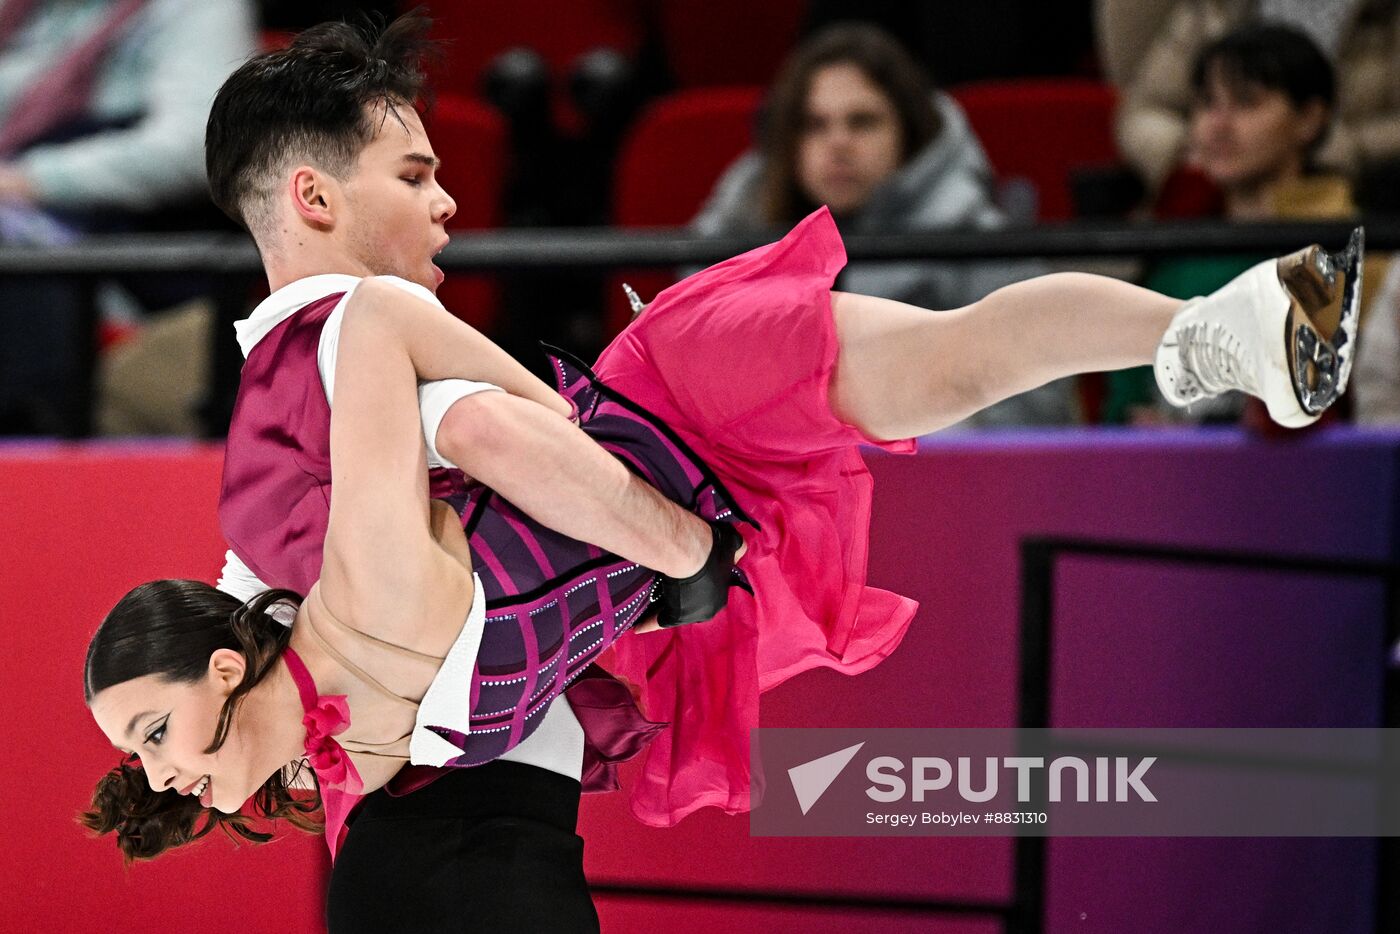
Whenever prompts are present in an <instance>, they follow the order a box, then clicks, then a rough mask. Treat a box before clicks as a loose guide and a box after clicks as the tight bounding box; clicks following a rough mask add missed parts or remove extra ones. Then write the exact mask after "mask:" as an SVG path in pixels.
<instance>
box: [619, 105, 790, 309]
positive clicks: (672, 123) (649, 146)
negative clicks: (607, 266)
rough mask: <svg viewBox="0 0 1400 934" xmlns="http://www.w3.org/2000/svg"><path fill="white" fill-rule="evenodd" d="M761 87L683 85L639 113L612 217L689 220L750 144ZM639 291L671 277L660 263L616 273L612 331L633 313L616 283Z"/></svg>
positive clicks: (660, 222) (651, 223)
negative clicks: (689, 88)
mask: <svg viewBox="0 0 1400 934" xmlns="http://www.w3.org/2000/svg"><path fill="white" fill-rule="evenodd" d="M762 99H763V89H762V88H707V89H699V90H693V91H682V92H680V93H678V94H673V95H671V96H670V97H666V98H663V99H662V100H660V101H657V102H656V103H655V104H653V105H652V106H651V107H650V108H648V109H647V110H646V112H645V113H643V114H642V116H641V117H639V118H638V120H637V122H636V124H635V125H634V126H633V128H632V131H631V133H630V134H629V136H628V138H627V140H626V142H625V143H623V146H622V151H621V152H620V154H619V155H618V160H617V174H616V176H615V178H614V183H613V222H614V223H615V224H617V225H619V226H622V227H674V226H679V225H682V224H686V223H688V222H689V221H690V220H691V218H693V217H694V216H695V214H696V213H697V212H698V211H699V210H700V206H701V205H702V204H704V202H705V198H706V196H707V195H708V194H709V193H710V189H711V188H713V187H714V184H715V182H716V181H717V180H718V179H719V177H720V175H721V174H723V172H724V170H725V168H726V167H727V166H728V165H729V164H730V163H731V162H733V161H734V160H735V159H736V158H738V156H739V155H740V154H741V153H743V152H744V151H745V150H747V149H748V148H749V147H750V146H751V145H752V144H753V123H754V116H755V114H756V113H757V112H758V105H759V103H760V102H761V100H762ZM623 279H625V280H626V281H628V282H631V283H632V285H633V286H635V287H636V289H637V291H638V292H639V293H640V294H641V296H642V298H643V299H644V300H646V301H650V300H651V298H652V296H653V295H655V294H656V293H657V292H659V291H661V289H663V288H665V287H666V286H668V285H670V284H671V283H672V282H674V281H675V277H674V276H672V275H671V274H669V273H667V272H663V271H660V270H645V271H640V272H628V273H623V274H621V276H620V278H619V279H618V280H617V282H615V283H614V284H613V286H612V287H611V288H610V289H609V294H608V296H607V313H606V314H607V325H608V328H609V333H610V334H615V333H617V332H618V331H619V330H621V329H622V327H623V326H624V325H625V324H626V323H627V321H628V318H629V317H630V315H631V313H630V311H629V310H628V307H627V303H626V301H625V300H624V299H623V298H622V291H621V289H620V288H619V287H618V284H617V283H618V282H621V281H622V280H623Z"/></svg>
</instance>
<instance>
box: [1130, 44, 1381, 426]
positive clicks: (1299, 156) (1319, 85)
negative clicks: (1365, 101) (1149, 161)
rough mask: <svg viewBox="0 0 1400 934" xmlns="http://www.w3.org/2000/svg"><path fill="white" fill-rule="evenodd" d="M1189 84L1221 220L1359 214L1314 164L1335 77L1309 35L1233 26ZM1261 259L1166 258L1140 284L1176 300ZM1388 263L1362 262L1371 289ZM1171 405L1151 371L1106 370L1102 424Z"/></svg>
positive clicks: (1201, 157) (1195, 139) (1158, 413)
mask: <svg viewBox="0 0 1400 934" xmlns="http://www.w3.org/2000/svg"><path fill="white" fill-rule="evenodd" d="M1190 84H1191V88H1192V94H1193V95H1194V103H1193V105H1192V107H1191V114H1190V120H1189V132H1188V138H1189V142H1190V149H1189V157H1188V158H1189V160H1190V162H1191V164H1192V165H1194V166H1195V167H1197V168H1198V169H1199V170H1200V171H1201V172H1203V173H1204V174H1205V175H1206V176H1207V177H1208V178H1209V179H1210V180H1211V181H1212V182H1213V183H1214V184H1215V185H1217V186H1218V187H1219V188H1220V190H1221V191H1222V192H1223V193H1224V196H1225V217H1226V218H1227V219H1229V220H1232V221H1259V220H1341V219H1345V218H1348V217H1351V216H1353V215H1355V213H1356V208H1355V205H1354V204H1353V203H1352V199H1351V185H1350V183H1349V182H1348V181H1347V179H1346V178H1345V177H1344V176H1342V175H1339V174H1337V173H1335V172H1332V171H1329V170H1326V169H1323V168H1321V167H1320V166H1319V164H1318V156H1319V154H1320V153H1321V152H1322V151H1323V150H1324V148H1325V146H1326V142H1327V138H1328V132H1329V128H1331V127H1332V126H1333V125H1334V123H1333V116H1334V108H1335V99H1336V82H1335V78H1334V74H1333V69H1332V65H1331V64H1330V63H1329V62H1328V60H1327V57H1326V56H1325V55H1324V54H1323V53H1322V50H1321V49H1319V48H1318V47H1317V45H1316V44H1315V43H1314V42H1313V41H1312V40H1311V39H1309V38H1308V37H1307V36H1306V35H1304V34H1303V33H1302V32H1299V31H1298V30H1295V29H1292V28H1290V27H1287V26H1279V25H1251V26H1245V27H1242V28H1240V29H1237V30H1236V31H1234V32H1231V33H1228V34H1227V35H1225V36H1223V37H1221V38H1220V39H1217V40H1215V41H1214V42H1212V43H1211V44H1209V45H1208V46H1206V47H1205V49H1203V50H1202V51H1201V52H1200V54H1198V55H1197V57H1196V61H1195V62H1194V63H1193V66H1192V69H1191V78H1190ZM1265 258H1266V257H1263V256H1212V257H1195V258H1184V259H1180V260H1170V261H1166V262H1162V263H1160V264H1158V266H1157V267H1156V269H1155V270H1154V271H1153V272H1152V273H1151V275H1149V277H1148V281H1147V283H1146V285H1147V287H1148V288H1151V289H1156V290H1157V291H1160V292H1162V293H1164V294H1166V295H1171V296H1173V297H1175V298H1191V297H1192V296H1196V295H1207V294H1209V293H1211V292H1213V291H1214V290H1215V289H1217V288H1219V287H1220V286H1222V285H1224V284H1225V283H1226V282H1228V281H1230V280H1231V279H1233V278H1234V277H1235V276H1236V275H1238V274H1239V273H1241V272H1243V271H1244V270H1246V269H1248V268H1249V267H1250V266H1253V265H1254V264H1255V263H1257V262H1259V261H1261V260H1263V259H1265ZM1384 262H1385V260H1384V258H1381V257H1375V256H1374V254H1373V255H1372V257H1370V258H1368V260H1367V264H1366V270H1365V273H1364V275H1363V278H1362V281H1363V284H1366V285H1367V286H1368V288H1367V292H1368V293H1369V292H1371V291H1372V290H1373V289H1374V286H1375V284H1376V283H1377V282H1379V281H1380V274H1381V273H1383V268H1382V267H1383V264H1384ZM1367 297H1369V295H1368V296H1367ZM1363 313H1364V300H1363ZM1362 342H1363V343H1364V332H1363V340H1362ZM1244 405H1245V403H1244V400H1243V399H1242V398H1241V397H1240V396H1239V395H1238V394H1232V395H1227V396H1221V397H1219V398H1218V399H1215V400H1211V402H1210V403H1209V404H1202V405H1200V406H1197V407H1196V408H1195V410H1194V412H1192V413H1191V414H1190V415H1188V417H1194V418H1195V419H1197V420H1211V421H1234V420H1236V419H1238V418H1239V416H1240V414H1241V412H1242V411H1243V409H1244ZM1167 408H1168V406H1167V403H1166V400H1164V399H1162V398H1161V396H1160V395H1159V394H1158V392H1157V389H1156V385H1155V382H1154V380H1153V377H1152V373H1151V371H1150V368H1148V369H1147V370H1143V369H1140V368H1139V369H1133V370H1122V371H1118V372H1116V373H1111V374H1109V394H1108V400H1107V404H1106V405H1105V411H1104V420H1105V421H1107V422H1110V423H1113V422H1120V423H1121V422H1134V423H1150V422H1155V421H1159V420H1161V419H1162V418H1164V417H1166V414H1167Z"/></svg>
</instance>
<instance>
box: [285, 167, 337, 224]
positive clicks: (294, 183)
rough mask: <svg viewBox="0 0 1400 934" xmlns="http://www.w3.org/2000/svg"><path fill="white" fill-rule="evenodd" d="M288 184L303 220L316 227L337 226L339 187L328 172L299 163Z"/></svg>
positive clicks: (293, 201) (298, 213)
mask: <svg viewBox="0 0 1400 934" xmlns="http://www.w3.org/2000/svg"><path fill="white" fill-rule="evenodd" d="M288 184H289V185H290V186H291V195H292V204H293V205H294V206H295V207H296V210H297V215H298V216H300V217H301V219H302V220H304V221H306V222H307V223H308V224H311V225H312V226H314V227H320V228H326V229H329V228H330V227H333V226H335V209H336V207H337V198H336V195H337V194H338V189H337V188H336V186H335V184H334V182H333V181H332V179H331V178H330V177H329V176H328V175H326V173H324V172H322V171H320V170H319V169H315V168H312V167H311V166H309V165H299V166H297V168H296V170H295V171H293V172H292V177H291V179H290V180H289V182H288Z"/></svg>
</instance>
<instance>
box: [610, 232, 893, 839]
mask: <svg viewBox="0 0 1400 934" xmlns="http://www.w3.org/2000/svg"><path fill="white" fill-rule="evenodd" d="M845 262H846V253H845V249H844V247H843V246H842V244H841V238H840V235H839V233H838V232H837V230H836V225H835V223H834V222H833V221H832V219H831V215H830V213H829V212H828V211H827V210H826V209H825V208H823V209H821V210H819V211H817V212H816V213H814V214H812V215H810V216H809V217H807V218H806V219H804V220H803V221H802V222H801V223H800V224H798V225H797V226H796V227H795V228H793V230H792V231H791V232H790V233H789V234H788V235H787V236H785V237H784V238H783V239H782V240H780V241H779V242H777V243H774V244H770V245H768V246H765V247H761V248H759V249H756V250H752V251H750V252H748V253H745V254H743V255H741V256H736V257H735V258H733V259H730V260H727V261H725V262H723V263H720V264H719V265H716V266H711V267H710V268H708V269H705V270H703V271H701V272H699V273H696V274H695V275H693V276H691V277H689V278H687V279H685V280H683V281H681V282H679V283H677V284H676V285H674V286H672V287H670V288H668V289H666V290H665V291H664V292H662V293H661V294H660V295H658V296H657V297H656V300H655V301H653V302H652V303H651V304H650V305H649V306H647V308H646V310H645V311H644V312H643V313H642V314H641V316H640V317H639V318H638V319H637V320H636V321H635V322H633V324H632V325H631V326H630V327H628V328H627V330H625V331H624V332H623V333H622V334H620V335H619V336H618V338H617V339H616V340H615V341H613V343H612V344H611V345H610V346H609V347H608V348H607V349H606V350H605V351H604V352H603V354H602V355H601V356H600V357H599V358H598V362H597V364H596V366H595V367H594V369H595V372H596V373H597V375H598V376H599V378H600V379H602V380H603V381H604V382H605V383H606V384H607V385H608V386H610V387H612V388H613V389H616V390H617V391H618V392H620V393H622V394H623V395H625V396H627V397H629V398H631V399H632V400H633V401H635V402H637V403H638V404H640V405H641V406H643V407H645V408H646V409H648V410H649V411H650V412H651V413H652V414H654V415H656V416H658V417H659V418H660V419H661V420H662V421H664V422H665V423H666V424H667V425H669V426H670V427H671V428H672V429H674V430H675V432H676V433H677V434H679V435H680V436H681V438H682V439H683V440H684V441H685V442H686V443H687V444H689V445H690V446H691V448H692V449H693V450H694V451H695V453H696V454H698V455H699V456H700V457H701V458H702V459H703V460H704V461H705V462H706V463H707V464H708V465H709V466H710V467H711V468H712V469H713V470H714V472H715V473H716V474H717V475H718V476H719V478H720V479H721V481H722V482H723V483H724V484H725V486H726V487H727V488H728V490H729V492H730V493H731V494H732V495H733V497H734V499H735V500H736V501H737V503H738V504H739V505H740V506H741V507H742V508H743V509H744V510H745V511H746V512H747V513H748V514H749V515H750V516H752V517H753V518H754V519H755V520H756V521H757V523H758V525H759V528H758V529H757V530H755V529H751V528H749V527H747V526H741V527H740V528H741V531H742V532H743V534H744V538H745V541H746V542H747V544H748V552H747V554H745V556H744V558H743V559H742V560H741V561H740V567H741V568H742V569H743V571H744V572H745V573H746V574H747V575H748V578H749V580H750V582H751V583H752V584H753V589H754V593H753V594H752V595H750V594H748V593H746V592H744V591H742V590H739V589H737V588H735V589H732V590H731V591H730V598H729V606H728V607H727V608H726V609H725V610H724V611H723V612H722V613H721V614H720V615H719V616H717V617H716V618H715V619H714V620H712V621H710V622H707V623H700V624H696V625H688V626H681V627H678V628H675V629H669V630H664V631H661V632H656V633H651V634H648V635H643V636H629V637H627V638H624V639H621V640H620V641H619V642H617V643H616V644H615V645H614V646H613V647H612V649H610V650H609V652H608V653H606V654H605V655H604V656H603V657H602V658H600V659H599V662H600V664H601V665H602V667H603V668H605V669H607V670H609V671H611V672H613V673H614V674H616V675H618V676H620V677H622V678H624V679H626V680H628V681H631V682H633V683H634V684H635V685H636V686H637V688H638V690H639V692H640V695H641V700H642V704H643V708H644V710H645V711H646V714H647V716H648V717H650V718H651V719H654V720H665V721H669V723H670V728H669V729H667V730H665V731H664V732H662V733H661V734H659V735H658V736H656V738H655V739H653V740H652V742H651V743H650V745H649V746H648V747H647V749H646V751H645V753H644V759H643V764H642V772H641V776H640V781H638V782H636V783H635V784H634V785H633V786H632V788H631V790H630V794H631V807H632V811H633V813H634V814H636V816H637V817H638V818H639V819H640V820H642V821H643V822H645V823H648V824H652V825H656V826H669V825H671V824H674V823H676V822H677V821H679V820H680V819H681V818H683V817H684V816H685V815H687V814H689V813H691V812H692V811H695V810H696V809H698V808H701V807H705V806H707V805H709V806H715V807H720V808H723V809H724V810H725V811H727V812H729V813H739V812H743V811H747V810H748V809H749V806H750V802H749V791H750V778H749V731H750V730H751V729H753V728H755V727H757V726H758V725H759V695H760V694H761V693H762V692H764V691H767V690H770V689H771V688H774V687H776V686H777V685H779V684H781V683H782V682H784V681H785V680H787V679H788V678H790V677H792V676H793V675H796V674H798V673H799V672H802V671H806V670H808V669H810V668H819V667H821V668H831V669H835V670H836V671H839V672H842V673H843V674H848V675H855V674H859V673H860V672H863V671H866V670H867V669H869V668H871V667H873V666H874V665H876V664H878V663H879V662H880V660H881V659H883V658H885V657H886V656H888V655H889V654H890V653H891V652H893V651H894V650H895V648H896V646H898V645H899V642H900V640H901V639H902V638H903V636H904V633H905V631H906V629H907V628H908V626H909V622H910V620H911V619H912V618H913V615H914V612H915V610H916V609H917V604H916V603H915V602H914V601H913V600H910V599H908V598H906V597H901V596H899V595H898V594H894V593H890V592H888V591H884V590H878V589H876V588H873V587H867V586H866V585H865V578H866V557H867V550H868V536H869V525H870V501H871V478H870V473H869V471H868V470H867V469H866V467H865V464H864V462H863V461H862V459H861V454H860V450H859V448H860V445H862V444H874V445H877V446H879V447H881V448H884V449H885V450H889V451H895V452H900V453H907V452H910V451H912V450H914V442H913V441H912V440H902V441H893V442H887V441H873V440H871V439H869V438H866V437H865V436H864V435H862V433H861V432H860V431H859V430H857V429H856V428H855V427H853V426H851V425H848V424H845V423H843V422H841V421H840V420H839V419H837V418H836V416H835V415H833V414H832V412H831V408H830V406H829V404H828V400H827V388H828V384H829V383H830V381H831V377H832V373H833V370H834V368H835V366H836V357H837V350H838V347H837V340H836V328H835V323H834V321H833V319H832V312H831V286H832V283H833V281H834V280H835V277H836V274H837V273H838V272H839V271H840V270H841V268H842V267H843V266H844V265H845ZM811 725H813V726H817V725H820V724H811Z"/></svg>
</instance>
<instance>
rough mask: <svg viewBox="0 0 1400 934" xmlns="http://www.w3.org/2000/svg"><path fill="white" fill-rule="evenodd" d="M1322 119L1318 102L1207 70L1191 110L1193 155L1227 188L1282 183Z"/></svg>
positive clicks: (1298, 163) (1295, 170) (1302, 158)
mask: <svg viewBox="0 0 1400 934" xmlns="http://www.w3.org/2000/svg"><path fill="white" fill-rule="evenodd" d="M1324 120H1325V108H1324V107H1323V106H1322V104H1321V103H1320V102H1317V103H1313V104H1308V105H1306V106H1303V107H1297V106H1295V105H1294V104H1293V101H1292V100H1291V99H1290V98H1289V97H1288V95H1286V94H1285V93H1284V92H1282V91H1279V90H1276V89H1272V88H1265V87H1263V86H1262V85H1259V84H1256V83H1250V82H1227V81H1225V80H1224V79H1223V78H1222V77H1221V76H1220V75H1219V74H1212V75H1210V76H1209V77H1208V79H1207V82H1206V86H1205V88H1204V90H1203V91H1202V92H1201V94H1200V95H1199V96H1198V97H1197V99H1196V102H1195V105H1194V106H1193V109H1192V112H1191V128H1190V133H1191V150H1192V158H1193V161H1194V162H1195V163H1196V165H1197V166H1199V168H1200V169H1201V171H1203V172H1205V174H1206V175H1207V176H1209V177H1210V178H1211V180H1212V181H1214V182H1215V183H1216V184H1217V185H1219V186H1220V187H1221V188H1223V189H1224V190H1225V191H1227V192H1229V191H1231V190H1240V189H1249V188H1257V187H1259V186H1261V185H1267V184H1270V183H1272V182H1277V181H1282V180H1284V179H1287V178H1292V177H1294V176H1296V175H1298V174H1299V173H1300V172H1301V171H1302V168H1303V164H1304V161H1305V159H1306V155H1307V151H1308V147H1309V145H1310V144H1311V143H1312V141H1313V140H1314V139H1316V138H1317V136H1318V134H1320V133H1321V132H1322V130H1323V127H1324Z"/></svg>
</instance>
